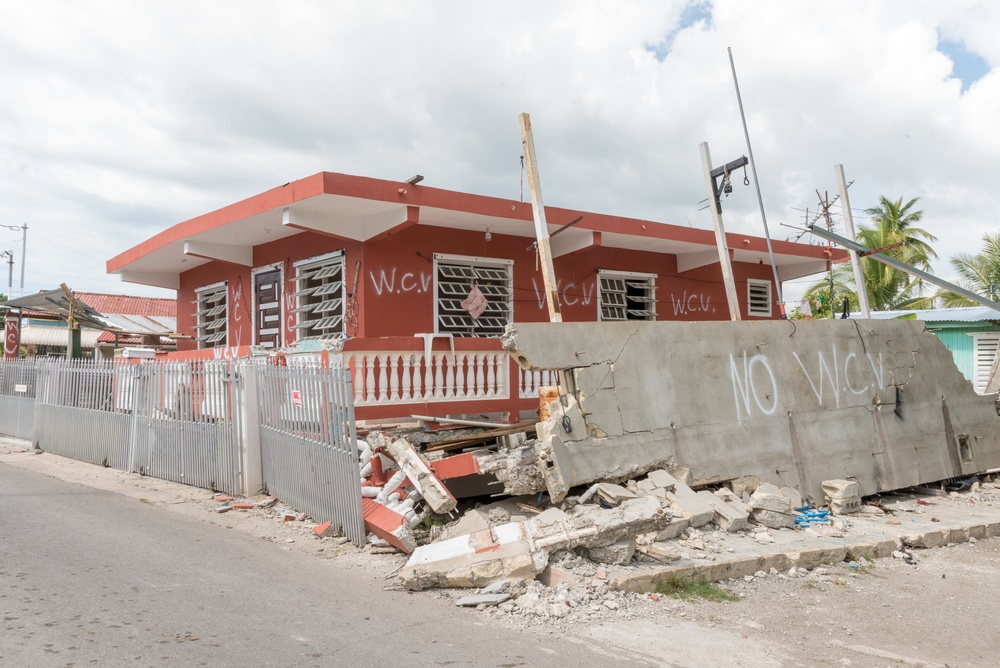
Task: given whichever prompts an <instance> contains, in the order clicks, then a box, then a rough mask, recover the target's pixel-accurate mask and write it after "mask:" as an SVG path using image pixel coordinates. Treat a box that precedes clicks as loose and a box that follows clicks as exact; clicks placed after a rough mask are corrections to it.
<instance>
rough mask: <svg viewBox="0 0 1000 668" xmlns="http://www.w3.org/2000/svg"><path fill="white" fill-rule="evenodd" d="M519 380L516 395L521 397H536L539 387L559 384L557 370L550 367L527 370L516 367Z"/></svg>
mask: <svg viewBox="0 0 1000 668" xmlns="http://www.w3.org/2000/svg"><path fill="white" fill-rule="evenodd" d="M518 370H519V371H520V372H521V373H520V376H521V378H520V381H519V382H518V391H519V394H518V396H519V397H520V398H521V399H537V398H538V390H539V388H542V387H546V386H549V385H558V384H559V372H558V371H552V370H550V369H536V370H535V371H527V370H525V369H521V368H520V367H518Z"/></svg>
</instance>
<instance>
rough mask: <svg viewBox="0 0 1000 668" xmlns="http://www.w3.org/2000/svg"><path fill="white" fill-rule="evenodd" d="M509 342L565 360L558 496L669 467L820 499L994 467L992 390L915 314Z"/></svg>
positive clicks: (535, 354) (551, 454) (521, 331)
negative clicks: (837, 486) (828, 492)
mask: <svg viewBox="0 0 1000 668" xmlns="http://www.w3.org/2000/svg"><path fill="white" fill-rule="evenodd" d="M504 345H505V348H506V349H507V350H508V352H510V353H511V355H512V356H513V357H514V358H515V359H516V360H517V361H518V363H519V364H520V365H521V366H522V367H524V368H526V369H557V370H561V371H563V372H565V373H564V374H563V378H564V383H565V384H566V387H565V388H564V391H565V393H564V395H563V396H561V398H560V400H559V402H558V403H556V402H554V403H553V404H552V406H553V418H552V419H551V420H548V421H546V422H545V423H540V424H539V425H538V428H539V433H538V436H539V443H538V448H539V450H540V452H541V453H542V456H543V457H544V458H545V459H546V466H545V467H544V469H543V472H544V476H545V482H546V486H547V487H548V489H549V492H550V494H551V495H552V497H553V498H554V499H556V500H560V499H561V498H562V497H564V496H565V494H566V492H567V491H568V490H569V489H570V488H571V487H574V486H576V485H580V484H583V483H588V482H592V481H597V480H605V481H607V480H615V479H620V480H624V479H627V478H630V477H634V476H635V475H638V474H640V473H643V472H645V471H648V470H650V469H653V468H660V467H664V466H666V467H670V466H678V465H683V466H688V467H690V469H691V474H692V481H693V482H694V483H699V482H711V481H722V480H729V479H738V478H743V477H747V476H756V477H758V478H759V479H761V480H763V481H768V482H773V483H776V484H779V485H787V486H791V487H796V488H798V489H799V490H801V491H802V492H803V493H804V494H806V495H807V496H808V497H811V498H812V499H813V500H814V501H817V502H822V501H823V491H822V487H821V484H822V482H823V481H824V480H830V479H845V478H846V479H853V480H856V481H857V482H858V483H859V485H860V487H861V492H862V494H865V495H869V494H874V493H877V492H880V491H887V490H892V489H900V488H904V487H909V486H913V485H918V484H924V483H928V482H933V481H937V480H942V479H946V478H951V477H955V476H961V475H967V474H972V473H977V472H982V471H986V470H989V469H993V468H997V467H1000V429H998V428H1000V417H998V409H997V405H996V395H988V396H979V395H977V394H975V392H974V391H973V388H972V386H971V384H970V383H969V382H968V381H967V380H966V379H965V378H964V377H963V376H962V375H961V373H960V372H959V371H958V369H957V368H956V366H955V363H954V361H953V359H952V356H951V353H950V352H949V351H948V350H947V349H946V348H945V347H944V345H943V344H942V343H941V341H940V340H939V339H938V338H937V337H936V336H935V335H934V334H931V333H929V332H927V331H926V330H925V328H924V326H923V324H922V323H919V322H916V321H895V320H893V321H883V320H879V321H855V320H837V321H815V320H814V321H761V322H746V321H744V322H690V323H687V322H684V323H681V322H623V323H558V324H547V323H539V324H520V325H516V326H513V327H510V328H508V331H507V333H506V334H505V336H504Z"/></svg>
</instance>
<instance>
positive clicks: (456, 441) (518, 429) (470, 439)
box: [424, 420, 538, 452]
mask: <svg viewBox="0 0 1000 668" xmlns="http://www.w3.org/2000/svg"><path fill="white" fill-rule="evenodd" d="M536 424H538V420H532V421H530V422H522V423H521V424H520V425H517V426H515V427H505V428H503V429H491V430H490V431H484V432H481V433H479V434H463V435H462V436H451V437H449V438H442V439H441V440H440V441H436V442H435V443H434V444H433V445H430V446H428V447H426V448H424V452H447V451H449V450H459V449H461V448H464V447H467V446H470V445H479V444H481V443H487V442H489V441H492V440H494V439H496V438H498V437H500V436H510V435H512V434H518V433H522V432H523V433H528V432H533V431H534V430H535V425H536Z"/></svg>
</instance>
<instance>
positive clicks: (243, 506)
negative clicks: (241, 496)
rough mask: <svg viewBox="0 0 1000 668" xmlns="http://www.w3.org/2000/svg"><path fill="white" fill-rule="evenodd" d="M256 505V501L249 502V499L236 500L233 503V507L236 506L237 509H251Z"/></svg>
mask: <svg viewBox="0 0 1000 668" xmlns="http://www.w3.org/2000/svg"><path fill="white" fill-rule="evenodd" d="M256 507H257V504H256V503H250V502H249V501H237V502H236V503H234V504H233V508H236V509H237V510H252V509H254V508H256Z"/></svg>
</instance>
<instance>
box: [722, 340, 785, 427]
mask: <svg viewBox="0 0 1000 668" xmlns="http://www.w3.org/2000/svg"><path fill="white" fill-rule="evenodd" d="M758 365H759V366H762V367H763V368H764V370H765V371H766V372H767V377H768V380H769V381H770V383H771V387H770V393H765V394H764V398H765V399H768V398H769V399H770V400H771V405H770V406H769V407H765V403H764V402H762V401H761V395H760V393H759V392H758V388H757V385H756V383H755V382H754V367H755V366H758ZM729 373H730V377H731V378H732V381H733V399H734V401H735V402H736V419H737V421H739V422H740V423H742V422H743V413H744V412H745V413H746V414H747V415H750V397H751V395H752V396H753V400H754V403H755V404H757V408H758V409H759V410H760V412H761V413H763V414H764V415H774V412H775V410H777V408H778V383H777V382H776V381H775V379H774V371H773V370H772V369H771V363H770V362H769V361H768V359H767V357H766V356H765V355H762V354H759V353H758V354H756V355H754V356H753V357H750V358H747V354H746V351H744V352H743V374H742V376H741V375H740V368H739V365H738V364H737V362H736V356H735V355H733V354H732V353H729ZM741 398H742V404H741V402H740V399H741ZM741 406H742V408H743V411H742V412H741V411H740V408H741Z"/></svg>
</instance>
